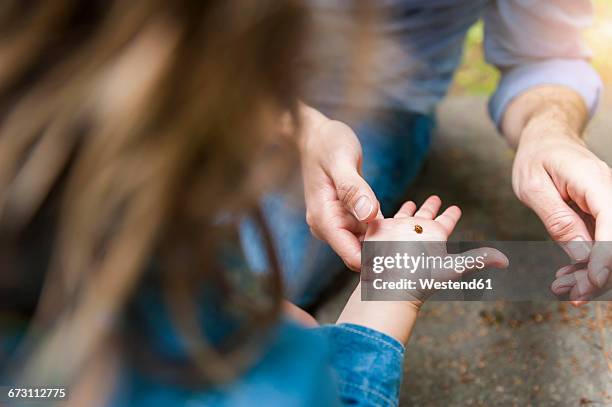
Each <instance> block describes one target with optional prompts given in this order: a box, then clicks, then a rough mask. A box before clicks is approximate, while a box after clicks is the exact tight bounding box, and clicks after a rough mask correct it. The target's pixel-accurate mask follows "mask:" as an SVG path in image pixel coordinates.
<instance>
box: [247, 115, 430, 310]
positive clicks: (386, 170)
mask: <svg viewBox="0 0 612 407" xmlns="http://www.w3.org/2000/svg"><path fill="white" fill-rule="evenodd" d="M375 117H377V119H375V120H371V121H367V122H363V123H355V124H354V125H353V128H354V129H355V131H356V133H357V136H358V137H359V140H360V142H361V144H362V147H363V175H364V178H365V179H366V181H368V183H369V185H370V186H371V187H372V189H373V190H374V193H375V194H376V196H377V197H378V199H379V201H380V203H381V207H382V211H383V213H384V214H385V215H391V214H392V213H393V212H394V210H395V209H397V208H398V206H399V205H400V204H401V203H402V200H403V198H404V197H405V195H406V191H407V189H408V186H409V185H410V183H411V182H412V181H413V180H414V179H415V177H416V176H417V174H418V173H419V170H420V169H421V167H422V165H423V162H424V161H425V158H426V156H427V153H428V151H429V146H430V142H431V135H432V131H433V128H434V120H433V117H432V116H429V115H423V114H419V113H412V112H405V111H398V110H387V111H383V112H379V114H376V115H375ZM351 124H352V123H351ZM296 202H300V203H296ZM262 209H263V213H264V217H265V219H266V221H267V224H268V225H267V226H268V228H269V230H270V232H271V234H272V237H273V241H274V244H275V248H276V252H277V254H278V257H279V261H280V263H281V268H282V271H283V277H284V280H285V281H284V282H285V286H286V290H287V295H288V298H290V299H291V300H293V301H294V302H296V303H298V304H300V305H308V304H310V303H312V301H314V300H315V299H316V297H317V295H318V294H319V293H320V291H321V290H322V289H323V288H324V287H325V286H326V285H327V284H329V282H330V280H331V279H332V278H333V277H334V276H335V275H336V274H337V272H338V271H340V270H342V268H343V263H342V261H341V260H340V258H339V257H338V256H337V255H336V254H335V253H334V252H333V251H332V250H331V248H330V247H329V246H328V245H327V244H325V243H323V242H321V241H319V240H317V239H316V238H315V237H313V236H312V235H311V233H310V229H309V227H308V225H307V224H306V219H305V208H304V204H303V197H302V196H300V197H297V198H296V197H295V196H290V195H288V194H287V193H275V194H270V195H268V196H267V197H265V198H264V200H263V203H262ZM241 240H242V244H243V248H244V252H245V254H246V256H247V259H248V261H249V266H250V267H251V268H252V269H253V270H258V271H260V272H263V271H265V270H267V269H268V267H267V259H266V258H265V255H264V250H263V243H262V240H261V236H260V235H259V232H258V230H257V228H256V227H255V225H254V224H253V223H252V222H251V221H249V220H248V219H247V220H245V221H244V223H243V225H242V230H241Z"/></svg>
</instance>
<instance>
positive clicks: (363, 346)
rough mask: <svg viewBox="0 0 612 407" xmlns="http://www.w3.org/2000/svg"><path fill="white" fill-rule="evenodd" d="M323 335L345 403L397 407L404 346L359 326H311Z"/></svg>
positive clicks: (341, 397) (341, 396)
mask: <svg viewBox="0 0 612 407" xmlns="http://www.w3.org/2000/svg"><path fill="white" fill-rule="evenodd" d="M315 329H316V330H318V331H319V333H320V334H321V335H324V336H326V337H327V342H328V344H329V348H330V355H331V367H332V370H333V371H334V372H335V374H336V376H337V380H338V389H339V391H340V399H341V400H342V403H343V404H345V405H355V406H397V405H398V400H399V388H400V384H401V381H402V373H403V369H402V365H403V360H404V347H403V346H402V344H400V343H399V342H398V341H397V340H395V339H393V338H391V337H389V336H387V335H385V334H383V333H380V332H378V331H375V330H373V329H369V328H366V327H363V326H359V325H353V324H340V325H325V326H321V327H319V328H315Z"/></svg>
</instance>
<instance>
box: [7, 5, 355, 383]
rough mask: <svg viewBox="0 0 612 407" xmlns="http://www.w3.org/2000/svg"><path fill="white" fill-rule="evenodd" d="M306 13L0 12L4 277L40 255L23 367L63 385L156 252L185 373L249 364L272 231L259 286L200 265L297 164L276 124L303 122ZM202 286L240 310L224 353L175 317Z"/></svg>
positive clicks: (267, 285)
mask: <svg viewBox="0 0 612 407" xmlns="http://www.w3.org/2000/svg"><path fill="white" fill-rule="evenodd" d="M309 23H310V20H309V14H308V13H307V10H306V9H305V8H304V7H303V6H302V5H301V4H300V2H299V1H294V0H284V1H276V0H263V1H257V2H254V1H241V0H212V1H211V0H209V1H198V0H176V1H163V0H135V1H121V0H115V1H88V2H82V1H77V0H74V1H73V0H46V1H32V2H22V1H18V0H14V1H5V2H3V3H2V5H0V32H1V34H2V35H1V36H0V60H2V61H3V62H2V66H1V67H0V114H2V121H1V127H0V234H1V236H2V237H1V238H0V260H1V261H2V263H3V264H5V265H10V267H9V266H7V269H6V270H3V273H20V272H23V274H21V275H24V276H28V275H29V274H27V273H28V272H27V269H28V267H27V266H26V265H25V264H26V263H27V261H24V259H28V256H31V254H30V253H31V252H30V251H31V250H32V246H37V245H38V246H40V247H42V248H43V249H44V250H46V251H47V252H48V256H44V255H41V256H42V261H40V262H39V264H40V263H42V264H45V268H46V272H45V273H44V278H45V283H44V285H43V286H42V287H41V288H40V289H41V292H40V299H39V301H38V306H37V309H36V313H35V324H33V328H32V329H31V332H35V333H36V335H33V337H36V338H42V341H35V342H33V344H29V345H28V346H26V348H25V349H27V350H28V352H30V354H29V355H28V359H29V363H28V364H27V365H26V366H27V369H26V370H25V372H24V373H23V375H24V377H45V378H49V377H53V378H54V380H55V381H59V382H62V381H68V382H70V381H71V380H74V378H75V377H74V375H75V374H76V373H77V372H78V371H79V369H82V368H83V366H84V364H85V363H87V360H88V358H90V357H91V355H92V354H94V353H95V352H96V350H98V349H99V348H100V346H102V343H103V342H104V341H106V340H107V339H108V338H109V335H110V334H111V333H112V332H111V331H112V330H111V328H112V326H113V321H114V318H115V317H116V315H117V313H118V312H119V311H120V310H121V309H122V307H124V306H125V303H126V301H127V300H128V298H129V297H130V294H131V293H132V292H133V290H134V289H135V287H136V286H137V284H138V283H139V282H140V281H141V280H142V276H143V273H144V272H145V270H146V268H147V266H148V263H149V262H150V261H151V259H152V258H153V257H155V259H156V260H159V265H160V267H161V269H162V274H163V278H162V280H163V282H164V289H166V290H167V294H166V298H168V299H170V300H171V301H170V302H171V303H172V305H171V308H172V309H173V310H174V311H175V312H174V314H173V315H174V316H175V317H176V318H174V320H175V323H176V325H177V326H178V328H179V331H181V332H183V333H184V334H185V335H187V336H188V337H189V341H188V344H189V346H188V347H189V349H190V350H191V351H192V353H193V363H194V366H192V368H193V369H192V370H193V371H194V372H195V374H196V375H199V376H201V377H204V378H206V379H208V380H215V379H219V380H224V379H227V378H228V377H231V375H232V374H235V372H236V370H237V369H239V368H240V367H239V366H240V365H241V364H244V363H248V360H249V358H248V357H247V356H245V355H248V354H252V353H253V346H248V342H249V339H250V338H251V337H252V336H253V333H254V332H258V331H264V330H265V329H266V327H270V326H271V324H272V323H273V322H274V321H276V318H277V316H278V313H279V309H280V305H279V304H280V299H281V298H280V297H281V283H280V276H279V270H278V266H277V265H276V261H275V260H274V259H275V257H274V251H273V250H272V249H271V244H270V239H269V234H268V233H264V240H265V242H266V246H267V248H268V253H267V254H268V258H269V259H270V268H271V270H270V273H268V274H266V276H265V277H264V278H263V280H264V281H263V285H262V287H263V288H262V289H261V290H260V291H257V293H256V294H257V295H250V296H249V295H247V293H240V294H239V295H232V294H231V293H230V291H231V289H232V284H231V282H229V281H225V280H227V278H226V276H225V274H226V273H224V272H223V270H220V269H219V267H221V265H220V264H217V263H216V262H215V261H213V259H215V256H216V255H215V254H216V253H217V251H218V249H219V248H218V242H220V241H223V240H224V239H225V237H230V235H231V234H232V232H229V231H227V230H228V229H229V230H234V231H235V226H236V223H237V221H238V219H239V216H240V215H241V214H244V213H251V214H252V215H253V216H254V218H255V219H256V220H261V216H260V215H259V214H258V212H257V210H256V209H255V208H257V202H258V199H259V198H260V196H261V194H262V192H264V191H265V190H267V189H269V187H271V186H274V185H277V184H278V183H279V182H280V181H282V179H281V177H279V174H287V173H288V170H289V168H290V167H291V163H293V162H295V161H296V160H295V156H294V154H295V151H294V149H293V144H292V143H291V142H290V138H286V137H285V138H283V137H277V136H278V133H279V132H280V131H279V130H278V129H279V126H278V122H279V117H280V116H281V115H289V116H290V117H292V120H293V123H294V126H293V128H294V129H298V128H299V126H298V125H299V123H298V118H297V114H296V103H297V100H298V99H299V98H300V96H301V95H300V93H301V89H300V85H301V83H302V82H303V79H302V75H303V69H300V68H299V67H298V66H309V63H308V61H304V58H305V57H304V53H303V51H304V49H305V40H306V38H307V33H308V28H309ZM361 28H363V27H361ZM298 60H300V64H298V63H297V62H298ZM360 66H361V68H362V69H366V68H365V66H366V65H365V64H363V61H361V63H360ZM221 219H225V220H224V221H221ZM259 223H260V224H261V226H262V227H264V224H263V222H261V221H260V222H259ZM220 224H221V225H220ZM41 225H42V226H41ZM228 225H229V226H231V227H229V228H228V227H227V226H228ZM221 226H223V227H221ZM38 246H37V247H38ZM44 250H43V251H44ZM217 257H218V256H217ZM38 269H40V267H38ZM41 274H42V273H41ZM41 278H42V276H41ZM206 279H219V280H224V282H223V283H221V284H222V286H224V287H226V289H227V293H225V295H227V296H228V297H231V298H233V299H235V300H236V301H237V303H238V304H239V307H241V308H240V309H241V310H243V311H244V312H245V313H247V314H248V318H245V321H246V322H245V323H244V326H243V327H241V329H240V330H239V331H238V333H237V337H238V338H239V339H237V340H235V341H233V342H232V343H236V344H240V345H241V346H236V347H235V349H234V348H231V349H226V351H225V352H224V354H223V355H220V354H217V353H216V352H215V350H214V349H213V348H212V347H211V346H210V345H208V344H207V341H206V340H205V338H204V337H203V335H202V333H201V332H198V329H197V325H194V324H195V322H196V320H195V318H190V312H187V311H186V310H188V309H192V308H193V307H195V306H196V302H195V301H196V298H195V292H194V291H195V288H196V287H199V285H198V283H197V282H198V281H201V280H206ZM262 294H263V295H262ZM245 342H246V343H247V346H244V344H245ZM30 345H32V346H30ZM245 349H246V351H245ZM236 366H238V367H236Z"/></svg>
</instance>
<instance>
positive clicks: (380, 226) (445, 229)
mask: <svg viewBox="0 0 612 407" xmlns="http://www.w3.org/2000/svg"><path fill="white" fill-rule="evenodd" d="M441 205H442V201H441V200H440V198H438V197H437V196H435V195H433V196H430V197H429V198H427V200H426V201H425V202H424V203H423V205H421V207H420V208H419V210H417V206H416V204H415V203H414V202H412V201H408V202H406V203H404V204H403V205H402V207H401V208H400V209H399V211H397V213H396V214H395V216H394V217H393V218H388V219H376V220H374V221H372V222H370V224H369V225H368V230H367V233H366V235H365V240H370V241H387V242H389V241H417V240H419V241H424V242H446V241H447V240H448V237H449V236H450V234H451V233H452V232H453V230H454V229H455V225H457V222H458V221H459V218H461V209H459V208H458V207H457V206H451V207H449V208H448V209H446V210H445V211H444V212H443V213H442V214H441V215H440V216H436V215H437V214H438V211H439V210H440V206H441Z"/></svg>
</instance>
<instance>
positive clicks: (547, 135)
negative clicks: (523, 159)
mask: <svg viewBox="0 0 612 407" xmlns="http://www.w3.org/2000/svg"><path fill="white" fill-rule="evenodd" d="M547 140H566V141H578V142H580V143H582V129H581V128H577V126H576V125H575V124H574V123H573V122H572V119H571V117H569V116H568V114H567V111H566V110H565V109H562V108H560V107H558V106H554V105H553V106H547V107H546V108H543V109H541V110H538V111H535V112H533V114H532V115H531V116H530V117H529V119H528V120H527V121H526V123H525V126H524V127H523V130H522V131H521V133H520V137H519V140H518V144H519V145H520V144H521V143H522V142H523V141H547Z"/></svg>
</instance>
